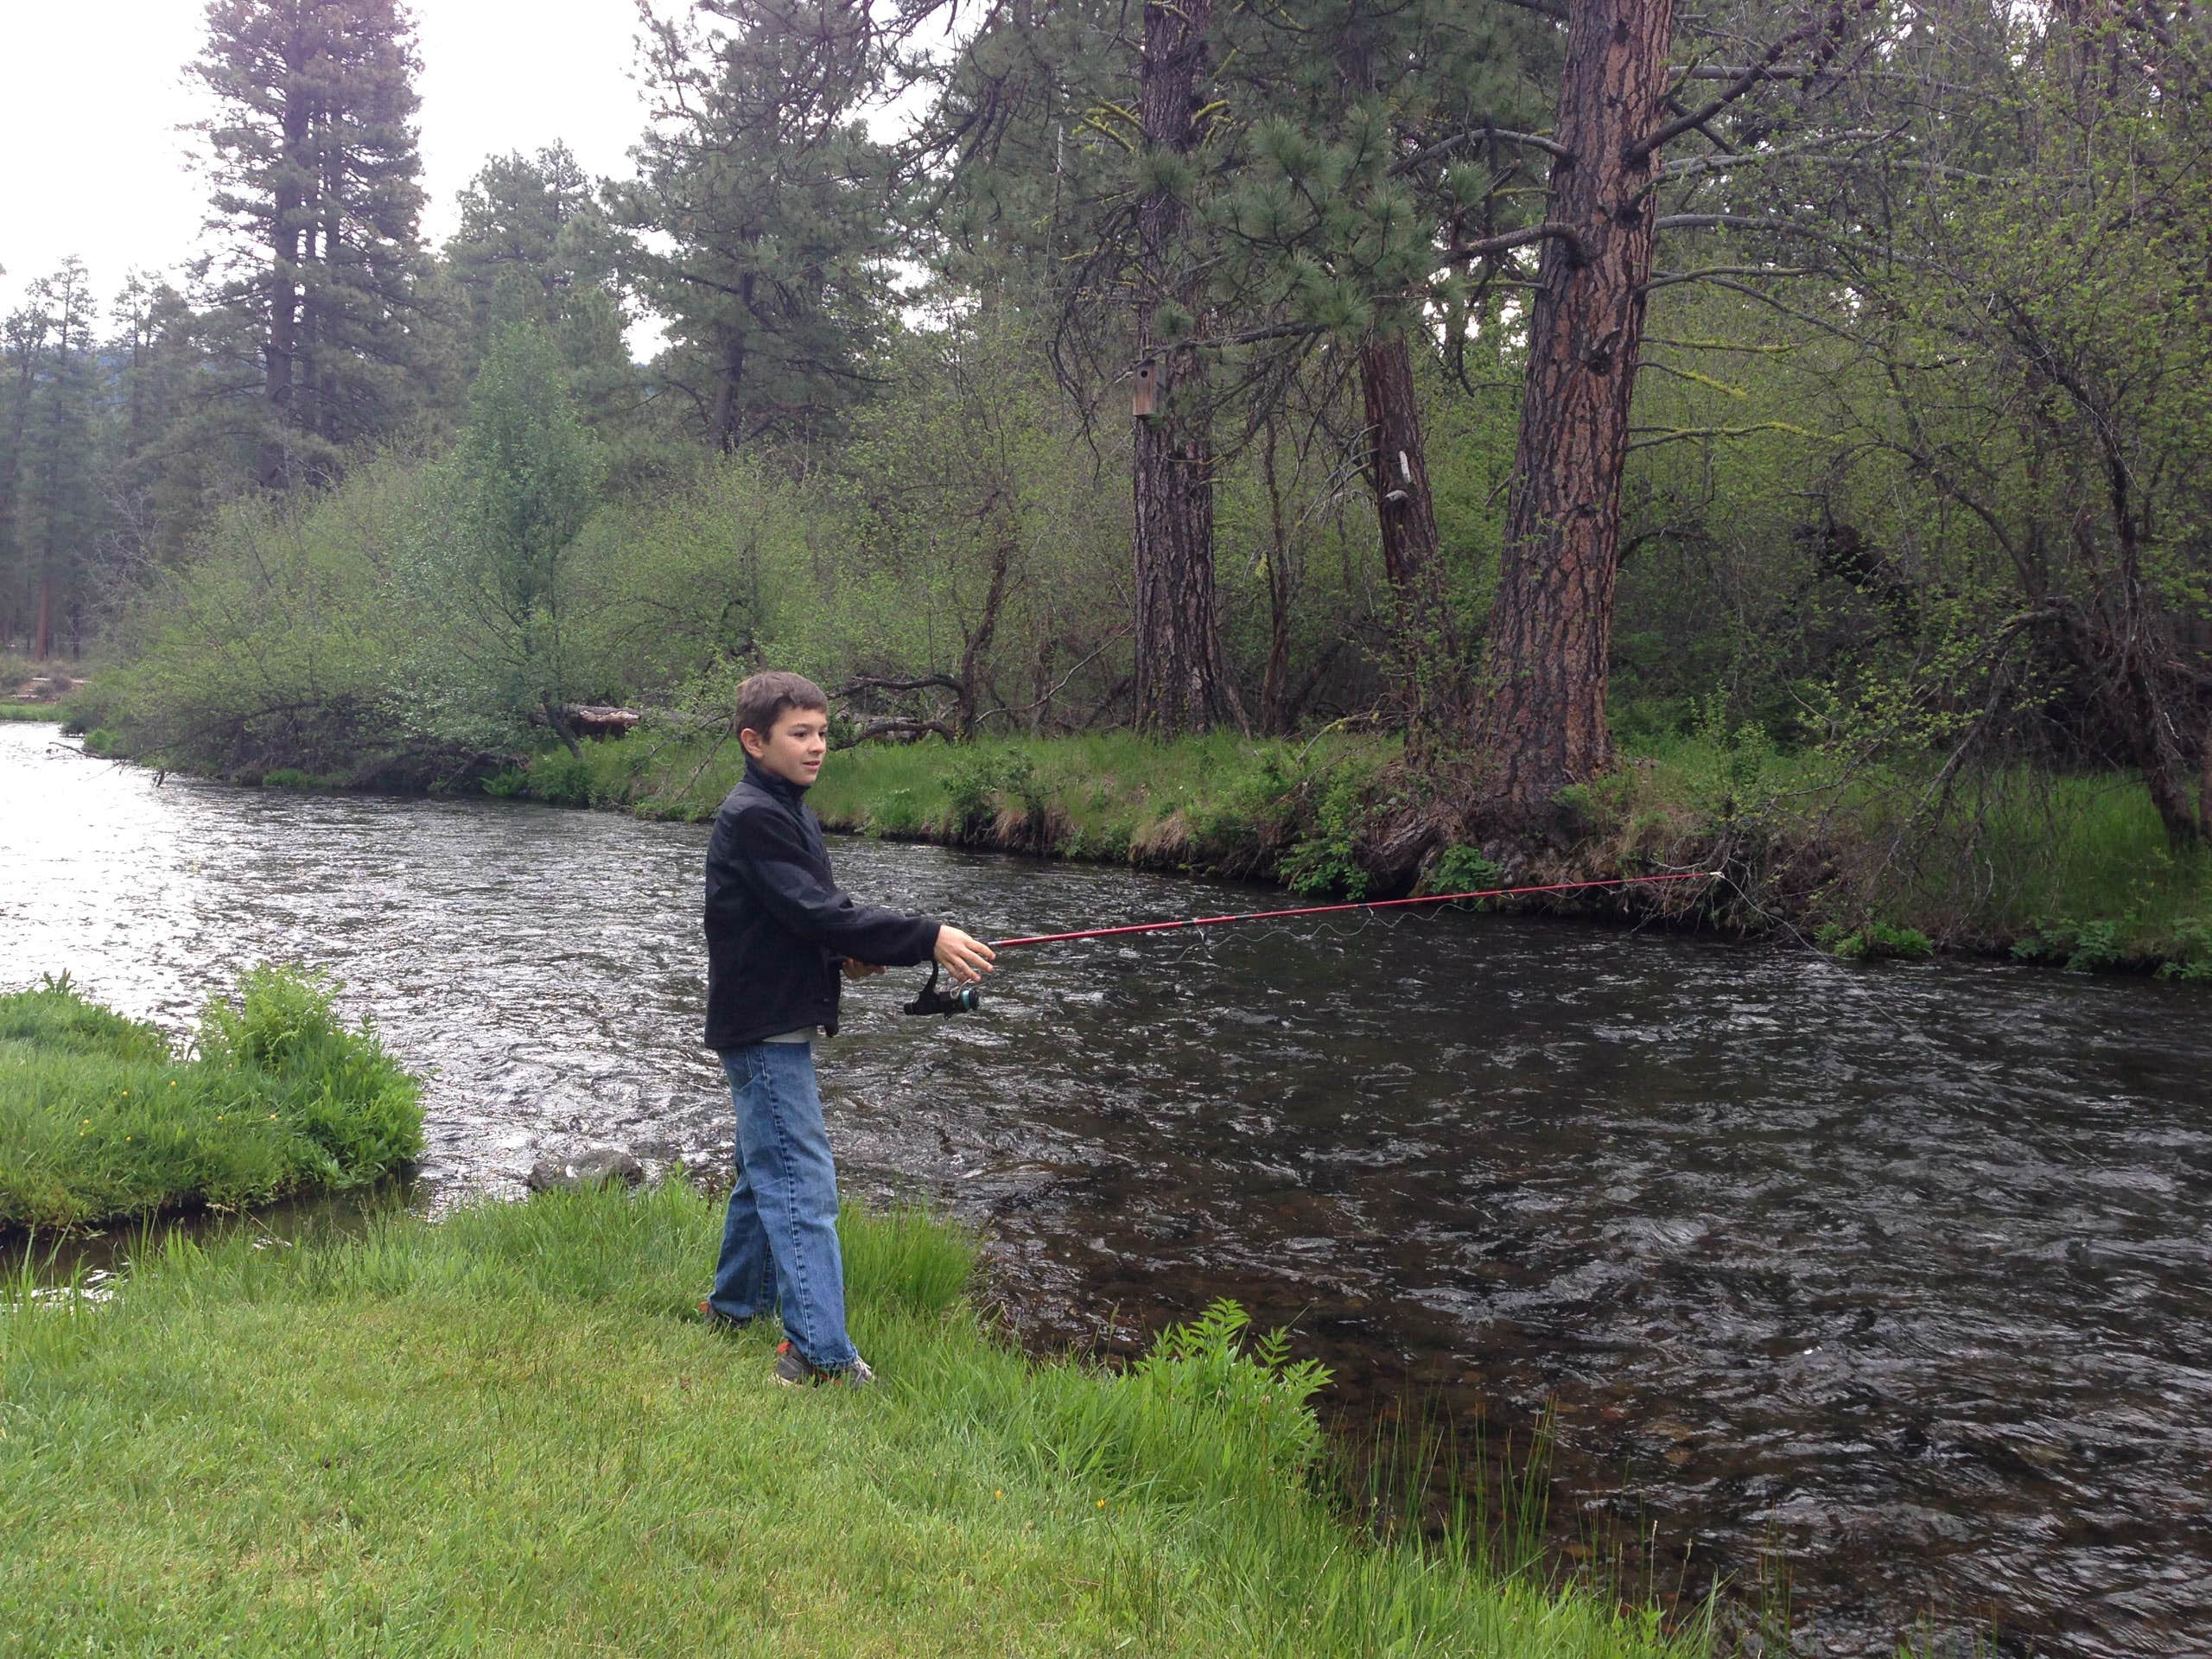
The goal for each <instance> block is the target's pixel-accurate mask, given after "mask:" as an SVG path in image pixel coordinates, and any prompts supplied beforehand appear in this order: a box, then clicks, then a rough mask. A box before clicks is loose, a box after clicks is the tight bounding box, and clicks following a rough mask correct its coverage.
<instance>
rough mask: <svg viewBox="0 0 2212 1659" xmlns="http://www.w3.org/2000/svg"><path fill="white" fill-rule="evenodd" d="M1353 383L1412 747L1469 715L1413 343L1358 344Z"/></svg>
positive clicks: (1375, 339) (1384, 334)
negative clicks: (1361, 406) (1363, 424)
mask: <svg viewBox="0 0 2212 1659" xmlns="http://www.w3.org/2000/svg"><path fill="white" fill-rule="evenodd" d="M1359 386H1360V394H1361V397H1362V399H1363V402H1364V403H1365V405H1366V412H1367V476H1368V480H1369V483H1370V485H1371V486H1372V487H1373V489H1374V491H1375V518H1376V524H1377V525H1378V526H1379V527H1380V529H1381V532H1382V538H1383V573H1384V574H1385V575H1387V576H1388V577H1389V582H1390V591H1391V594H1392V597H1393V600H1394V602H1395V617H1394V618H1393V620H1392V627H1391V641H1390V670H1391V677H1392V678H1393V680H1395V682H1396V685H1397V690H1398V696H1399V698H1400V701H1401V702H1402V704H1403V711H1402V712H1403V715H1404V718H1405V721H1406V734H1407V738H1408V741H1410V742H1411V743H1412V744H1413V745H1414V747H1415V749H1416V750H1418V749H1420V748H1421V747H1423V746H1424V745H1425V744H1426V743H1427V741H1429V740H1430V739H1431V738H1433V736H1434V735H1436V734H1438V733H1440V732H1443V731H1445V730H1447V729H1449V728H1451V727H1452V726H1453V725H1456V724H1457V723H1458V721H1459V720H1461V719H1463V718H1464V717H1465V706H1464V702H1465V699H1464V697H1463V696H1462V690H1463V671H1462V667H1461V664H1460V662H1459V629H1458V627H1457V626H1456V625H1455V624H1454V622H1453V620H1452V605H1451V599H1450V595H1449V594H1448V593H1447V592H1446V587H1445V582H1444V563H1443V557H1442V551H1441V544H1440V537H1438V535H1437V532H1436V503H1435V499H1434V498H1433V496H1432V495H1431V494H1430V493H1429V487H1428V460H1427V450H1426V448H1424V441H1423V438H1422V435H1421V404H1420V401H1419V399H1418V398H1417V397H1416V396H1415V393H1414V353H1413V344H1412V342H1411V341H1410V340H1408V338H1407V337H1406V332H1405V330H1404V329H1403V328H1400V327H1384V328H1377V329H1376V330H1373V331H1371V332H1370V334H1368V335H1367V337H1366V338H1365V339H1364V340H1361V341H1360V346H1359Z"/></svg>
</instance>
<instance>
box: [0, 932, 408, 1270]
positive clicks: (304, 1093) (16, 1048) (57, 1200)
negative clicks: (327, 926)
mask: <svg viewBox="0 0 2212 1659" xmlns="http://www.w3.org/2000/svg"><path fill="white" fill-rule="evenodd" d="M330 996H331V992H330V988H329V987H328V986H327V984H325V983H323V982H321V981H319V980H316V979H314V978H312V977H307V976H299V975H295V974H289V973H284V972H280V971H277V970H274V969H255V970H254V971H252V972H251V973H249V974H247V975H246V976H245V979H244V980H243V981H242V982H240V984H239V986H238V992H237V995H236V998H235V1000H234V1001H233V1000H226V999H222V998H217V999H213V1000H212V1001H210V1002H209V1003H208V1004H207V1008H206V1010H205V1012H204V1013H203V1014H202V1015H201V1017H200V1026H199V1029H198V1032H197V1033H196V1034H195V1036H194V1039H193V1041H192V1043H191V1046H190V1047H189V1049H188V1051H186V1052H179V1051H178V1050H176V1049H175V1048H174V1047H172V1046H171V1045H170V1043H169V1042H168V1039H167V1038H165V1037H164V1036H163V1035H162V1033H161V1032H159V1031H158V1030H156V1028H155V1027H152V1026H149V1025H145V1024H142V1023H140V1022H139V1021H137V1020H126V1019H124V1018H123V1017H122V1016H121V1015H119V1014H114V1013H112V1012H111V1011H110V1010H108V1009H106V1008H104V1007H100V1006H99V1005H98V1004H97V1003H94V1002H92V1001H87V1000H86V998H85V997H83V996H81V995H79V994H78V993H77V991H76V990H75V989H74V988H72V987H71V985H70V983H69V981H68V978H67V976H66V975H65V976H62V977H61V978H60V979H58V980H57V979H52V978H49V979H48V980H47V981H46V982H45V983H44V984H43V985H41V986H39V987H36V988H31V989H28V990H22V991H16V992H13V993H10V994H7V995H0V1232H5V1231H6V1230H9V1229H10V1228H16V1229H22V1228H31V1229H37V1230H52V1229H55V1228H70V1227H78V1226H85V1225H89V1224H93V1223H96V1222H108V1221H119V1220H128V1219H130V1218H132V1217H146V1216H151V1215H155V1214H157V1213H159V1212H161V1211H170V1210H177V1209H184V1208H201V1207H207V1208H214V1209H237V1208H241V1207H243V1206H245V1205H254V1204H264V1203H266V1202H268V1201H269V1200H270V1199H272V1198H282V1197H284V1196H285V1195H287V1194H289V1193H294V1192H308V1191H318V1190H320V1191H336V1190H343V1189H345V1188H348V1187H353V1186H359V1185H365V1184H366V1183H368V1182H371V1181H373V1180H376V1179H378V1178H379V1177H381V1176H383V1175H385V1174H387V1173H390V1172H391V1171H392V1170H394V1169H396V1168H397V1167H399V1166H402V1165H404V1164H406V1163H408V1162H410V1161H412V1160H415V1159H416V1158H418V1157H420V1156H421V1155H422V1150H423V1112H422V1108H421V1106H420V1104H419V1103H418V1098H417V1096H418V1092H419V1091H418V1086H417V1084H416V1082H415V1080H414V1079H413V1078H412V1077H409V1076H408V1075H407V1074H406V1073H405V1072H404V1071H402V1070H401V1069H400V1067H399V1066H398V1065H397V1063H396V1062H395V1061H394V1060H393V1059H392V1058H391V1057H390V1056H389V1055H387V1054H386V1053H385V1052H384V1049H383V1048H382V1046H380V1045H379V1044H378V1042H377V1040H376V1039H375V1037H374V1036H373V1035H372V1033H369V1032H367V1031H366V1030H349V1029H347V1028H346V1027H344V1026H343V1025H341V1024H340V1022H339V1020H338V1019H337V1017H336V1016H335V1015H334V1014H333V1012H332V1009H331V1004H330Z"/></svg>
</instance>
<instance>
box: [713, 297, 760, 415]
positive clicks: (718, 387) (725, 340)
mask: <svg viewBox="0 0 2212 1659" xmlns="http://www.w3.org/2000/svg"><path fill="white" fill-rule="evenodd" d="M737 286H738V296H737V297H738V305H739V307H740V308H741V310H742V311H744V312H746V313H747V314H748V315H747V316H741V318H740V319H739V321H738V323H737V326H736V327H734V328H732V329H731V330H730V331H729V332H728V334H725V335H723V337H722V361H721V373H720V374H719V375H718V376H716V377H715V406H714V413H713V414H712V415H711V416H709V420H708V423H709V425H710V426H712V427H713V429H714V440H715V447H716V448H719V449H720V450H721V452H722V454H726V455H734V454H736V453H737V451H738V448H739V447H740V446H741V444H742V443H743V442H744V441H745V437H744V428H745V353H746V346H747V338H746V326H747V321H748V320H749V313H750V311H751V309H752V306H753V273H752V272H750V271H747V273H746V274H745V275H744V276H742V277H739V278H738V279H737Z"/></svg>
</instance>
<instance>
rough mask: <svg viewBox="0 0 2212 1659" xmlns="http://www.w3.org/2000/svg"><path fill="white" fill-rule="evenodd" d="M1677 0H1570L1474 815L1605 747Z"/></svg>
mask: <svg viewBox="0 0 2212 1659" xmlns="http://www.w3.org/2000/svg"><path fill="white" fill-rule="evenodd" d="M1673 34H1674V3H1673V0H1575V3H1574V5H1573V10H1572V11H1571V14H1570V16H1569V21H1568V23H1567V64H1566V68H1565V71H1564V73H1562V75H1561V77H1560V102H1559V121H1558V130H1557V136H1558V138H1559V140H1560V143H1561V144H1562V145H1563V146H1564V147H1565V148H1566V149H1567V152H1568V154H1567V156H1562V157H1560V159H1559V160H1558V161H1556V162H1554V164H1553V171H1552V179H1551V190H1550V196H1549V201H1548V207H1547V209H1546V214H1545V216H1546V218H1547V219H1550V220H1552V221H1554V222H1556V223H1559V224H1561V225H1564V226H1567V227H1569V228H1570V229H1571V230H1572V232H1573V238H1572V239H1568V238H1551V239H1548V240H1547V241H1546V243H1545V244H1544V251H1543V256H1542V260H1541V265H1540V267H1539V270H1538V273H1537V293H1536V298H1535V304H1534V306H1533V307H1532V308H1531V310H1530V314H1529V368H1528V378H1527V380H1526V382H1525V384H1524V386H1523V388H1522V398H1521V436H1520V444H1519V448H1517V450H1516V453H1515V455H1514V462H1513V487H1512V495H1511V498H1510V502H1509V505H1508V507H1507V512H1506V536H1505V549H1504V556H1503V561H1502V569H1501V571H1500V580H1499V584H1498V590H1497V600H1496V602H1495V603H1494V604H1493V605H1492V607H1491V627H1490V645H1489V657H1488V661H1487V664H1486V676H1485V683H1484V685H1483V687H1482V693H1483V696H1482V701H1481V703H1480V705H1479V707H1478V709H1477V711H1476V714H1475V718H1474V721H1473V722H1472V733H1473V736H1474V738H1475V741H1476V743H1477V745H1478V747H1479V748H1480V749H1481V750H1483V751H1484V752H1485V755H1486V759H1487V760H1488V763H1489V774H1488V778H1487V779H1486V783H1487V787H1488V790H1489V791H1491V792H1490V794H1489V796H1488V798H1486V799H1484V800H1480V801H1477V802H1475V803H1472V804H1471V805H1472V807H1473V815H1474V816H1475V817H1478V818H1479V819H1484V820H1489V821H1492V822H1496V823H1499V824H1500V825H1501V826H1502V827H1506V828H1511V829H1522V830H1534V829H1541V828H1544V827H1546V826H1547V825H1548V823H1549V822H1550V821H1551V819H1552V818H1553V817H1554V814H1555V812H1556V810H1557V808H1556V804H1555V802H1556V798H1557V796H1558V794H1559V792H1560V791H1561V790H1562V789H1564V788H1566V787H1567V785H1570V784H1574V783H1578V782H1580V781H1581V780H1583V779H1588V778H1592V777H1595V776H1597V775H1599V773H1601V772H1605V770H1606V769H1607V768H1608V767H1610V766H1611V764H1612V755H1613V750H1612V737H1611V733H1610V731H1609V730H1608V729H1607V727H1606V723H1605V677H1606V672H1607V668H1608V659H1609V658H1610V657H1611V650H1612V614H1613V579H1614V576H1615V574H1616V572H1617V569H1618V563H1619V553H1620V488H1621V474H1622V472H1623V470H1624V463H1625V461H1626V456H1627V449H1628V423H1629V400H1630V395H1631V394H1632V392H1633V391H1634V390H1635V385H1636V369H1637V354H1638V352H1639V350H1640V348H1641V346H1642V344H1643V310H1644V296H1643V284H1644V283H1645V281H1646V280H1647V279H1648V278H1649V276H1650V272H1651V228H1652V225H1651V221H1652V213H1651V200H1650V195H1649V192H1650V188H1651V183H1652V175H1653V172H1654V170H1655V168H1656V166H1657V161H1658V158H1657V156H1656V154H1654V153H1653V152H1651V151H1649V150H1648V149H1639V141H1640V140H1641V139H1643V137H1645V136H1646V135H1647V134H1648V133H1649V132H1650V131H1651V130H1653V129H1654V128H1656V126H1657V125H1658V124H1659V122H1660V119H1661V114H1660V110H1661V105H1660V99H1661V97H1662V94H1663V93H1664V92H1665V90H1666V86H1667V54H1668V49H1669V45H1670V43H1671V41H1672V38H1673Z"/></svg>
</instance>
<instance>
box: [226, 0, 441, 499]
mask: <svg viewBox="0 0 2212 1659" xmlns="http://www.w3.org/2000/svg"><path fill="white" fill-rule="evenodd" d="M413 28H414V26H413V21H412V19H411V17H410V16H409V14H408V12H407V10H405V8H404V6H402V5H401V4H399V3H398V0H210V3H209V5H208V7H207V48H206V49H205V50H204V51H203V52H202V54H201V55H200V58H199V59H198V60H197V61H195V62H194V64H193V66H192V73H194V75H195V76H196V77H197V78H198V79H200V83H201V84H202V85H203V86H205V87H206V88H207V91H208V92H209V93H210V94H212V96H213V99H215V102H216V105H217V111H218V112H217V113H216V114H215V115H214V116H213V117H211V118H209V119H208V120H207V121H205V122H203V123H201V124H200V132H201V134H202V135H203V137H205V139H206V141H207V166H208V171H209V174H210V176H211V178H212V180H213V184H214V186H215V189H214V193H213V200H212V207H213V213H212V216H211V220H210V224H211V227H212V228H215V229H218V230H220V231H222V232H226V235H227V238H228V244H229V245H228V247H227V250H226V254H225V256H224V257H223V259H222V261H221V263H220V265H219V268H218V281H217V285H216V287H215V289H214V294H213V298H214V301H215V302H216V303H218V304H219V305H220V306H222V307H223V308H226V309H228V310H230V311H232V313H233V314H234V315H237V316H238V317H239V318H240V319H242V320H244V321H247V322H248V323H250V325H251V340H252V346H253V359H247V360H234V361H233V362H232V363H231V364H230V365H227V366H228V369H229V378H230V384H231V389H232V391H233V392H238V393H245V392H248V391H251V392H253V393H255V394H256V395H257V397H258V399H259V402H260V405H261V407H260V409H259V410H258V412H257V416H256V417H255V419H254V422H253V424H254V427H255V429H256V433H257V447H258V449H259V454H258V460H257V467H258V474H259V479H260V481H261V483H262V484H263V485H264V486H269V487H272V488H279V487H283V486H287V485H289V484H291V483H294V482H296V481H299V480H313V479H327V478H329V477H332V476H334V475H335V474H337V473H338V472H339V471H340V469H341V468H342V465H343V452H344V450H345V448H346V446H348V445H351V444H354V443H358V442H361V441H363V440H365V439H370V438H374V437H377V436H378V435H384V434H386V433H389V432H391V431H392V430H394V429H397V427H398V426H399V425H401V424H402V423H403V422H404V420H405V419H406V418H407V416H408V415H409V413H410V404H411V399H412V396H413V394H412V392H411V391H410V386H409V384H408V378H407V369H408V366H409V365H410V361H411V359H413V357H414V355H415V350H414V341H413V336H412V330H413V327H414V324H415V321H416V317H415V289H416V284H417V283H418V281H419V279H420V277H421V274H422V273H421V264H422V260H421V247H420V242H419V238H418V234H417V230H416V219H417V216H418V214H419V213H420V212H421V209H422V204H423V191H422V188H421V185H420V183H419V182H418V176H419V175H420V172H421V162H420V159H419V157H418V156H417V154H416V139H415V128H414V125H413V121H414V116H415V111H416V105H417V102H418V100H417V99H416V94H415V90H414V85H413V77H414V76H415V74H416V73H417V71H418V70H419V68H420V65H419V63H418V61H417V60H416V54H415V44H414V32H413ZM239 344H241V345H242V344H244V342H243V341H240V342H239ZM255 370H257V372H251V374H250V378H249V372H250V371H255Z"/></svg>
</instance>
